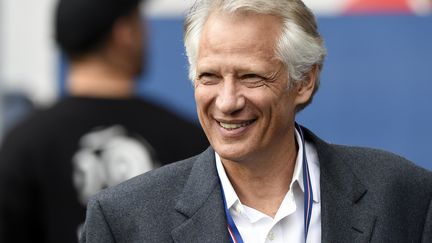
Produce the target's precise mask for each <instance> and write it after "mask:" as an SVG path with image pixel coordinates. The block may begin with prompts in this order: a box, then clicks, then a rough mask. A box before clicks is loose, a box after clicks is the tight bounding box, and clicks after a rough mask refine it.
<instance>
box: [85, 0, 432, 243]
mask: <svg viewBox="0 0 432 243" xmlns="http://www.w3.org/2000/svg"><path fill="white" fill-rule="evenodd" d="M185 31H186V32H185V46H186V52H187V55H188V60H189V63H190V70H189V74H190V78H191V80H192V81H193V83H194V88H195V99H196V104H197V112H198V116H199V120H200V123H201V126H202V127H203V129H204V131H205V133H206V135H207V138H208V140H209V141H210V144H211V147H210V148H209V149H207V150H206V151H205V152H204V153H202V154H200V155H198V156H196V157H193V158H190V159H187V160H184V161H180V162H177V163H175V164H172V165H169V166H166V167H163V168H161V169H158V170H155V171H152V172H150V173H147V174H145V175H142V176H139V177H137V178H135V179H132V180H130V181H128V182H126V183H124V184H122V185H120V186H118V187H115V188H112V189H109V190H106V191H105V192H103V193H101V194H99V195H98V196H97V197H95V198H93V200H92V201H91V202H90V204H89V207H88V208H89V209H88V214H87V219H86V225H85V232H84V234H83V238H82V242H430V241H432V204H431V199H432V174H431V172H428V171H426V170H424V169H421V168H419V167H416V166H415V165H414V164H412V163H411V162H409V161H407V160H405V159H403V158H401V157H399V156H396V155H393V154H390V153H388V152H384V151H378V150H374V149H367V148H358V147H347V146H339V145H331V144H328V143H326V142H324V141H322V140H321V139H319V138H318V137H317V136H316V135H314V134H313V133H312V132H310V131H309V130H307V129H306V128H304V127H302V126H300V125H298V124H296V123H295V116H296V113H297V112H298V111H300V110H301V109H303V108H305V107H306V106H307V105H308V104H309V103H310V102H311V100H312V98H313V95H314V94H315V92H316V91H317V89H318V86H319V74H320V71H321V69H322V64H323V60H324V56H325V48H324V46H323V40H322V38H321V36H320V34H319V33H318V30H317V24H316V21H315V18H314V16H313V14H312V13H311V12H310V10H309V9H308V8H306V7H305V5H304V4H303V3H302V2H301V1H299V0H273V1H264V0H247V1H246V0H231V1H229V0H214V1H210V0H198V1H196V3H195V5H194V6H193V7H192V8H191V11H190V13H189V15H188V17H187V19H186V23H185Z"/></svg>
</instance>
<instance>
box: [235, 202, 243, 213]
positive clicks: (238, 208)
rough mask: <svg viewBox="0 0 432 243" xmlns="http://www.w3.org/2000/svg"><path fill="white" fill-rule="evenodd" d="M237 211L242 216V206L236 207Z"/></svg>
mask: <svg viewBox="0 0 432 243" xmlns="http://www.w3.org/2000/svg"><path fill="white" fill-rule="evenodd" d="M235 210H236V211H237V213H239V214H241V212H242V208H241V206H240V204H237V205H236V207H235Z"/></svg>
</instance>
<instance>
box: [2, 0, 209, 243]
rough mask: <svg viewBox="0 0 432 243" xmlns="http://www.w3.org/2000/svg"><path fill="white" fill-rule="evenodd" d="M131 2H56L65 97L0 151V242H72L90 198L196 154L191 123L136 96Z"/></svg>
mask: <svg viewBox="0 0 432 243" xmlns="http://www.w3.org/2000/svg"><path fill="white" fill-rule="evenodd" d="M139 5H140V1H139V0H122V1H117V0H60V1H59V4H58V6H57V9H56V18H55V19H56V20H55V36H56V41H57V43H58V45H59V47H60V48H61V50H62V51H63V52H64V53H65V54H66V56H67V57H68V58H69V60H70V67H69V72H68V76H67V93H68V95H66V96H65V97H63V98H62V99H60V100H59V101H58V102H57V103H56V104H55V105H53V106H52V107H51V108H48V109H45V110H40V111H36V112H35V113H33V114H31V115H30V116H29V117H28V118H27V119H26V120H24V121H23V122H21V123H20V124H18V125H17V126H16V127H15V128H14V129H12V130H11V131H10V132H9V133H8V134H7V135H6V137H5V139H4V141H3V144H2V146H1V149H0V242H5V243H6V242H7V243H13V242H56V243H58V242H62V243H69V242H77V240H78V235H79V233H80V228H81V226H82V223H83V222H84V219H85V206H86V204H87V201H88V199H89V197H90V196H92V195H93V194H94V193H96V192H98V191H99V190H101V189H103V188H106V187H110V186H113V185H116V184H118V183H120V182H122V181H124V180H126V179H129V178H131V177H133V176H136V175H138V174H141V173H144V172H146V171H148V170H151V169H153V168H156V167H159V166H162V165H165V164H167V163H170V162H172V161H176V160H179V159H183V158H186V157H189V156H191V155H193V154H196V153H199V152H201V151H203V150H204V149H205V148H206V147H207V146H208V142H207V139H206V138H205V135H204V133H203V132H202V130H201V128H199V127H198V126H196V125H195V124H193V123H191V122H189V121H186V120H183V119H182V118H180V117H178V116H176V115H174V114H172V113H170V112H168V111H167V110H165V109H163V108H161V107H158V106H156V105H155V104H152V103H150V102H148V101H145V100H144V99H142V98H138V97H135V96H134V85H135V81H134V80H135V77H136V76H137V75H138V74H140V73H141V72H142V69H143V67H145V64H144V59H145V44H144V43H145V34H146V33H145V29H144V27H143V21H142V19H141V15H140V10H139Z"/></svg>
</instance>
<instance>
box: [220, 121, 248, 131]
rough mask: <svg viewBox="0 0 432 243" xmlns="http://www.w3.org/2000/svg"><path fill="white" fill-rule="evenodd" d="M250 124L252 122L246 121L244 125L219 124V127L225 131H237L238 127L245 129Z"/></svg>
mask: <svg viewBox="0 0 432 243" xmlns="http://www.w3.org/2000/svg"><path fill="white" fill-rule="evenodd" d="M251 123H252V121H248V122H244V123H238V124H233V123H223V122H219V124H220V126H221V127H223V128H225V129H237V128H240V127H245V126H247V125H249V124H251Z"/></svg>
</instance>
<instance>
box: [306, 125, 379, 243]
mask: <svg viewBox="0 0 432 243" xmlns="http://www.w3.org/2000/svg"><path fill="white" fill-rule="evenodd" d="M302 129H303V130H304V131H305V137H306V140H308V141H311V142H312V143H313V144H314V145H315V147H316V149H317V151H318V159H319V163H320V184H321V231H322V242H369V241H370V238H371V235H372V232H373V228H374V226H375V221H376V216H375V215H372V214H371V213H370V211H371V210H370V209H369V208H367V206H366V205H367V204H366V203H365V202H366V201H367V200H368V195H367V187H366V186H365V185H364V183H362V182H361V180H360V179H359V177H358V176H357V175H356V174H355V173H354V172H353V171H352V169H351V167H350V166H349V165H348V161H347V159H348V158H346V156H341V155H340V154H341V153H340V150H339V149H338V148H336V147H335V146H332V145H329V144H328V143H326V142H324V141H322V140H321V139H319V138H318V137H317V136H315V135H314V134H313V133H312V132H311V131H309V130H308V129H306V128H302ZM350 160H354V158H350ZM350 162H351V163H352V162H353V161H350ZM354 162H355V161H354Z"/></svg>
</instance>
